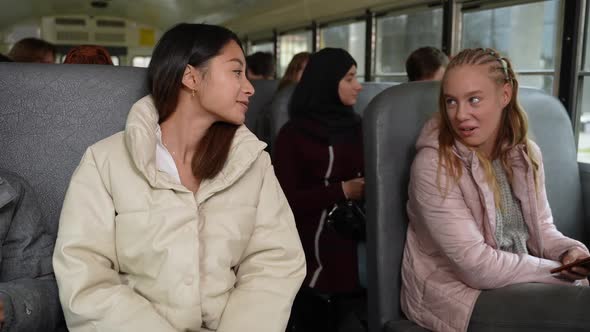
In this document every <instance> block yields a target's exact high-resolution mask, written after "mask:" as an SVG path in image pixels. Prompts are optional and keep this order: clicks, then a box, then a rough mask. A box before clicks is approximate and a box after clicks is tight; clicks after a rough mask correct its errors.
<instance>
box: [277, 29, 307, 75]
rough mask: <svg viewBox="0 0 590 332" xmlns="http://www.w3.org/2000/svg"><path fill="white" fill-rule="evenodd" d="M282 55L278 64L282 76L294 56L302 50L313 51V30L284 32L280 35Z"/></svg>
mask: <svg viewBox="0 0 590 332" xmlns="http://www.w3.org/2000/svg"><path fill="white" fill-rule="evenodd" d="M279 49H280V53H279V54H280V56H279V61H278V64H277V65H278V66H277V73H278V74H279V77H282V76H283V75H284V74H285V70H287V66H288V65H289V62H291V59H293V56H294V55H295V54H297V53H300V52H311V49H312V34H311V31H299V32H294V33H289V34H284V35H282V36H280V37H279Z"/></svg>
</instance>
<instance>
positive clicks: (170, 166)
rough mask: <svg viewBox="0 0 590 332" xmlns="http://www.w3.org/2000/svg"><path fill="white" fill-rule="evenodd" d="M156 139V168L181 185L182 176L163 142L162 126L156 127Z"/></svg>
mask: <svg viewBox="0 0 590 332" xmlns="http://www.w3.org/2000/svg"><path fill="white" fill-rule="evenodd" d="M156 137H157V138H158V140H157V143H156V167H157V168H158V170H159V171H162V172H164V173H166V174H168V175H170V176H171V177H172V178H173V179H175V180H176V183H177V184H180V174H179V173H178V169H177V168H176V164H175V163H174V159H173V158H172V154H170V152H169V151H168V149H167V148H166V146H165V145H164V142H162V129H161V128H160V125H158V126H157V127H156Z"/></svg>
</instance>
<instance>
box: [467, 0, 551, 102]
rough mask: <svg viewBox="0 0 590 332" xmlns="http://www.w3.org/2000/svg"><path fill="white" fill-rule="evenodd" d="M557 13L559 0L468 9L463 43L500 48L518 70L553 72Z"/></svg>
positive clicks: (469, 45) (471, 46)
mask: <svg viewBox="0 0 590 332" xmlns="http://www.w3.org/2000/svg"><path fill="white" fill-rule="evenodd" d="M558 15H559V1H558V0H549V1H540V2H533V3H527V4H521V5H515V6H510V7H500V8H494V9H486V10H479V11H468V12H465V13H464V14H463V29H462V36H461V37H462V38H461V41H462V45H461V46H462V48H474V47H491V48H494V49H497V50H498V51H500V52H501V53H503V54H505V55H507V56H508V57H509V58H510V59H511V61H512V63H513V65H514V67H515V70H516V71H517V72H518V71H530V70H551V71H552V70H555V53H556V40H557V33H558V28H557V25H558V21H559V20H558ZM544 88H545V89H547V88H549V87H548V86H546V85H544ZM547 91H548V92H551V89H549V90H547Z"/></svg>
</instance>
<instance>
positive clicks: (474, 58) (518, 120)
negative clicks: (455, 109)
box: [437, 48, 540, 207]
mask: <svg viewBox="0 0 590 332" xmlns="http://www.w3.org/2000/svg"><path fill="white" fill-rule="evenodd" d="M464 65H472V66H478V65H487V66H489V71H488V72H489V74H490V78H491V79H493V80H494V82H496V83H497V84H498V85H504V84H510V86H511V87H512V98H511V99H510V102H509V103H508V105H507V106H506V107H505V108H504V109H503V110H502V117H501V120H500V121H501V123H500V126H499V129H498V136H497V138H496V142H495V144H494V149H493V151H492V154H491V155H490V156H485V155H483V154H482V153H480V152H478V151H475V152H476V155H477V157H478V159H479V162H480V164H481V166H482V168H483V170H484V172H485V178H486V181H487V183H488V185H489V186H490V187H491V188H492V190H493V192H494V198H495V201H496V206H497V207H499V206H501V204H500V203H501V195H500V189H499V186H498V183H497V181H496V177H495V174H494V170H493V167H492V161H493V160H495V159H500V161H501V163H502V167H503V168H504V171H505V172H506V174H507V175H508V180H509V181H510V183H512V176H513V174H512V169H511V168H510V167H509V164H508V154H509V152H510V150H511V149H512V148H514V147H515V146H517V145H520V144H522V145H524V146H525V147H526V150H525V152H526V154H527V155H528V157H529V159H530V160H531V163H532V165H533V175H534V179H535V188H536V187H537V183H538V180H537V175H538V171H539V166H540V164H539V160H538V158H537V156H535V155H534V153H533V150H532V149H531V147H530V143H529V139H528V120H527V116H526V113H525V112H524V110H523V109H522V107H521V106H520V104H519V103H518V81H517V79H516V75H515V74H514V70H513V69H512V64H511V63H510V60H509V59H507V58H506V57H502V56H501V55H500V53H499V52H498V51H496V50H494V49H490V48H485V49H484V48H477V49H465V50H463V51H461V52H460V53H459V54H457V55H456V56H455V57H453V59H452V60H451V62H449V65H448V67H447V70H446V73H445V76H444V77H443V84H441V88H440V95H439V100H438V103H439V112H440V116H439V119H440V121H439V130H440V131H439V136H438V142H439V152H438V154H439V161H440V162H439V166H438V174H437V183H438V186H439V190H441V185H440V174H441V167H442V166H444V167H445V168H446V169H447V172H448V174H449V176H450V177H451V179H452V180H454V181H455V183H457V182H458V181H459V178H460V177H461V175H462V164H461V160H459V157H458V156H457V155H456V154H455V153H454V152H453V146H454V144H455V140H457V139H458V137H457V135H456V133H455V132H454V130H453V127H452V125H451V120H450V119H449V116H448V113H447V110H446V102H445V97H444V90H443V85H444V82H445V78H446V76H447V74H448V73H449V72H450V71H452V70H453V69H454V68H455V67H460V66H464ZM448 188H449V186H448V181H447V184H446V189H445V192H446V191H448ZM441 191H442V190H441Z"/></svg>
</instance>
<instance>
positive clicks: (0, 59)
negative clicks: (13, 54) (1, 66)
mask: <svg viewBox="0 0 590 332" xmlns="http://www.w3.org/2000/svg"><path fill="white" fill-rule="evenodd" d="M0 62H12V59H10V58H9V57H7V56H6V55H4V54H1V53H0Z"/></svg>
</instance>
